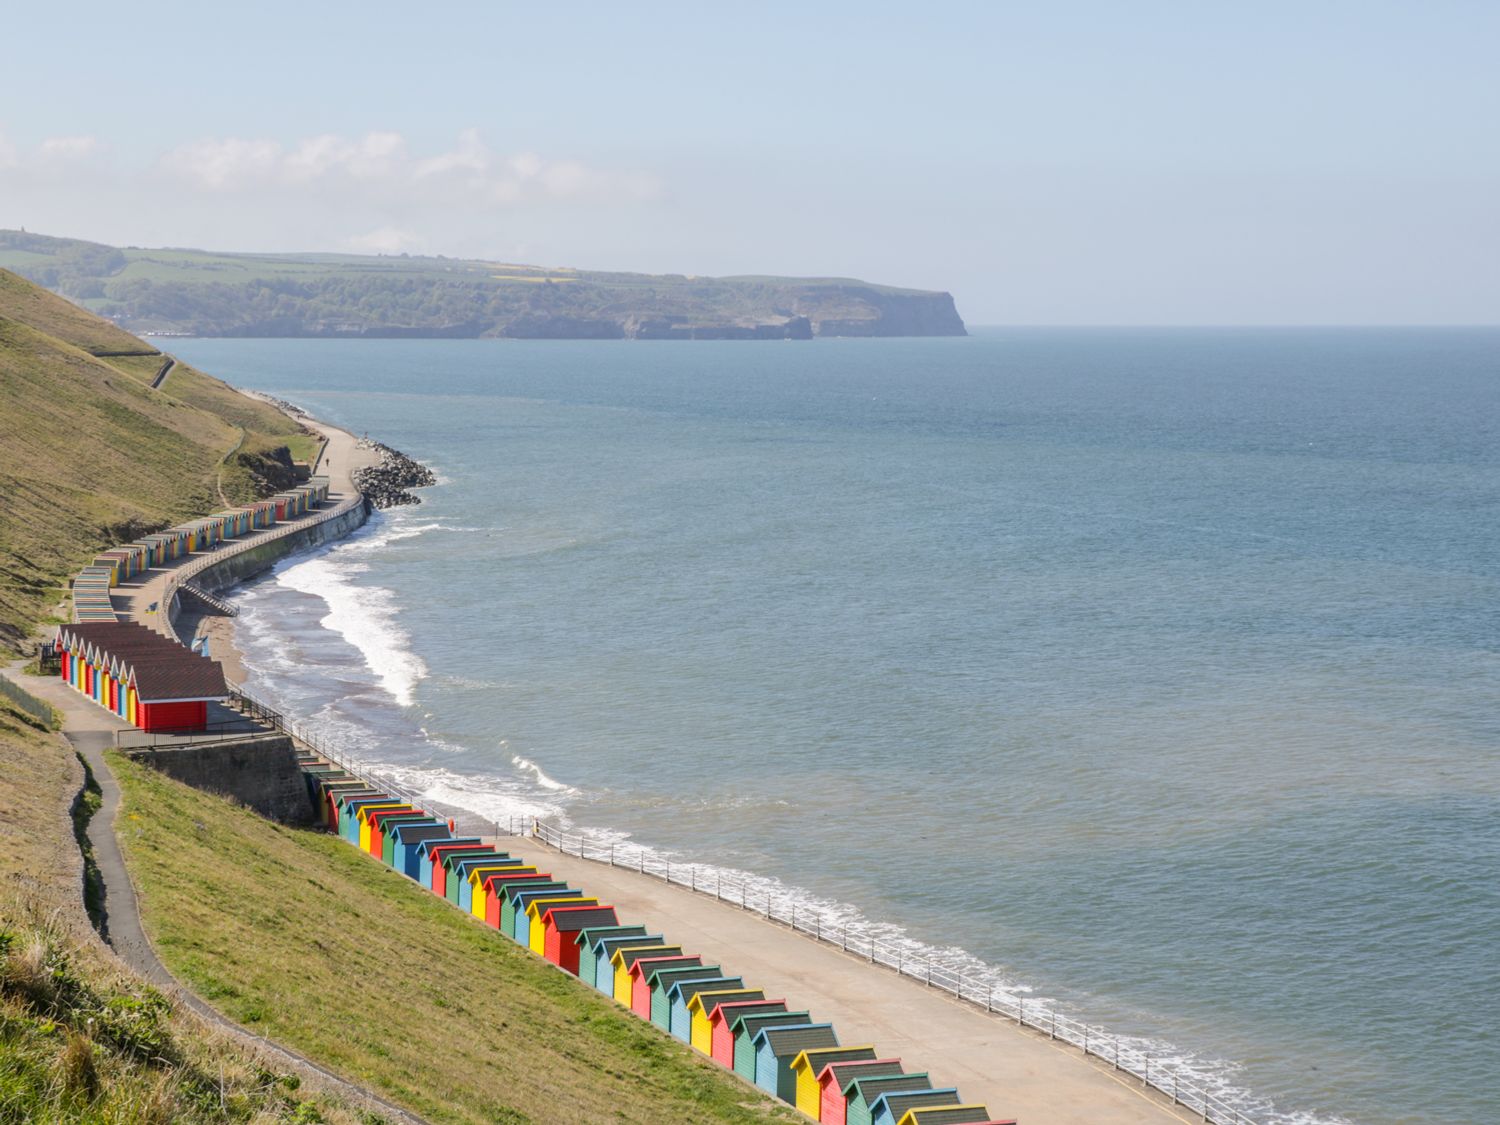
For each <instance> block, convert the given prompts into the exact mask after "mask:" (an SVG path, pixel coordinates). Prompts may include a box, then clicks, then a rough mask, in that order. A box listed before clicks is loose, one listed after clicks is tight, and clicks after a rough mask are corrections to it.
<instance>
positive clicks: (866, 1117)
mask: <svg viewBox="0 0 1500 1125" xmlns="http://www.w3.org/2000/svg"><path fill="white" fill-rule="evenodd" d="M930 1089H932V1081H931V1079H929V1078H928V1076H927V1072H926V1071H920V1072H918V1073H916V1074H891V1075H881V1076H879V1077H875V1078H865V1077H861V1078H855V1079H854V1080H853V1081H851V1082H849V1083H848V1084H847V1085H846V1086H845V1087H844V1123H845V1125H871V1121H870V1113H871V1109H872V1108H873V1107H874V1105H875V1103H876V1102H878V1101H879V1100H880V1099H881V1098H882V1097H884V1096H885V1095H886V1094H899V1093H903V1092H905V1093H909V1092H911V1091H913V1090H930Z"/></svg>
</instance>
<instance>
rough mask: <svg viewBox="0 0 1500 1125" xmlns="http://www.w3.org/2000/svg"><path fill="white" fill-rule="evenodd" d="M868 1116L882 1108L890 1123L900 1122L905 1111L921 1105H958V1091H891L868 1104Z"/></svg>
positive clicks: (873, 1115) (877, 1113)
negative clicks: (889, 1118)
mask: <svg viewBox="0 0 1500 1125" xmlns="http://www.w3.org/2000/svg"><path fill="white" fill-rule="evenodd" d="M869 1104H870V1116H871V1117H875V1116H878V1115H879V1113H880V1111H881V1109H882V1108H883V1109H884V1110H885V1111H886V1112H887V1113H888V1114H890V1117H891V1120H892V1121H900V1120H901V1119H902V1118H903V1117H905V1116H906V1111H907V1110H909V1109H916V1108H917V1107H918V1106H923V1105H933V1106H937V1105H960V1104H962V1100H961V1099H960V1098H959V1096H958V1090H957V1089H955V1088H954V1087H952V1086H944V1087H942V1088H940V1089H936V1090H933V1089H928V1090H891V1091H890V1092H888V1093H884V1094H881V1095H880V1097H878V1098H876V1099H875V1100H874V1101H873V1102H870V1103H869Z"/></svg>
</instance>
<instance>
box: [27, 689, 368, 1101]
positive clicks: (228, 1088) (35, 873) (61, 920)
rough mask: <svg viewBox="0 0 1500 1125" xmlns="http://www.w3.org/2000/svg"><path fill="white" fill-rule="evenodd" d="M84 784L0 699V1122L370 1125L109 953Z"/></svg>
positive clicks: (67, 758)
mask: <svg viewBox="0 0 1500 1125" xmlns="http://www.w3.org/2000/svg"><path fill="white" fill-rule="evenodd" d="M83 779H84V775H83V767H82V766H81V765H80V764H79V762H78V759H77V758H76V757H75V756H74V755H73V753H72V751H71V750H69V749H68V748H67V747H66V746H65V745H64V744H63V743H62V741H61V740H60V739H59V738H57V736H55V735H50V734H46V733H44V732H42V731H39V730H37V729H36V728H35V727H34V725H33V723H32V721H31V719H30V717H29V716H27V715H25V714H24V713H23V712H20V711H17V710H15V709H14V708H12V707H11V706H10V705H9V704H8V703H7V702H6V700H5V699H4V698H3V697H0V809H4V810H5V813H4V815H0V857H3V858H0V1121H3V1122H23V1121H27V1122H30V1121H38V1122H40V1121H46V1122H57V1123H63V1122H79V1123H83V1122H90V1123H96V1122H110V1123H117V1125H136V1123H139V1125H157V1123H162V1122H167V1121H173V1122H187V1123H193V1125H196V1123H203V1125H212V1123H220V1122H224V1123H229V1122H255V1123H257V1125H269V1123H271V1122H288V1123H293V1122H303V1123H306V1122H316V1121H325V1122H328V1123H329V1125H356V1123H358V1122H368V1121H369V1120H370V1118H368V1117H366V1116H365V1115H363V1114H361V1113H359V1112H357V1111H355V1110H354V1109H352V1108H350V1107H348V1106H346V1105H344V1104H342V1103H341V1102H340V1101H338V1100H337V1099H334V1098H330V1097H328V1096H326V1095H317V1094H311V1095H310V1094H309V1093H308V1092H307V1091H305V1090H303V1089H301V1088H300V1085H299V1082H298V1080H297V1079H296V1077H295V1076H290V1075H285V1074H282V1073H278V1072H277V1070H276V1069H274V1068H270V1067H267V1066H266V1065H265V1064H264V1063H263V1062H262V1061H261V1060H259V1059H257V1058H255V1057H253V1056H251V1055H249V1054H247V1053H246V1052H245V1051H244V1050H242V1049H241V1048H240V1047H238V1046H237V1045H236V1044H235V1043H233V1042H232V1041H230V1040H228V1039H226V1038H224V1037H222V1036H221V1035H220V1034H219V1033H218V1032H217V1031H216V1030H214V1029H211V1028H209V1027H207V1026H205V1025H204V1024H203V1023H202V1021H200V1020H199V1019H198V1018H197V1017H196V1016H194V1015H193V1014H192V1013H190V1012H187V1011H179V1010H176V1009H175V1008H174V1006H173V1005H172V1004H171V1003H170V1002H169V1001H168V1000H166V999H165V998H164V997H163V996H162V995H161V994H160V993H158V992H157V991H156V990H154V989H152V988H150V987H149V986H148V985H146V984H145V983H144V982H143V981H141V980H140V979H138V978H137V977H135V976H134V975H133V974H131V973H130V972H129V971H128V970H126V969H125V968H124V966H122V965H121V964H120V963H119V962H118V961H116V960H115V958H114V956H113V954H111V953H110V952H109V950H108V949H106V948H105V946H104V945H103V944H102V943H101V942H100V941H99V939H98V937H97V936H96V935H95V934H94V931H93V930H92V929H91V928H90V926H89V924H88V921H87V919H86V918H85V916H84V911H83V905H82V898H81V895H80V888H81V886H82V882H83V878H82V874H83V873H82V861H81V859H80V857H79V853H78V847H77V844H76V843H75V841H74V836H73V821H72V819H71V818H70V815H69V809H70V807H71V806H72V803H73V798H74V795H75V794H77V793H78V792H79V789H80V787H81V786H82V784H83ZM82 807H83V808H85V809H87V808H89V807H91V806H90V805H89V804H88V803H84V804H83V806H82Z"/></svg>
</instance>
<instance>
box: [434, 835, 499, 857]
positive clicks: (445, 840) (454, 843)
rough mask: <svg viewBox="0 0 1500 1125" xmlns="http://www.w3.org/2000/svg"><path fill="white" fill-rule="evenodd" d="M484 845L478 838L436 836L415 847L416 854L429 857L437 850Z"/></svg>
mask: <svg viewBox="0 0 1500 1125" xmlns="http://www.w3.org/2000/svg"><path fill="white" fill-rule="evenodd" d="M482 843H484V841H483V840H481V839H480V838H479V837H478V836H436V837H434V838H433V839H431V840H423V841H422V842H421V843H420V844H418V845H417V854H418V855H425V856H431V855H432V853H433V851H434V850H435V849H437V848H455V847H463V846H465V845H467V844H482Z"/></svg>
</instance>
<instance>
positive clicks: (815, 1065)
mask: <svg viewBox="0 0 1500 1125" xmlns="http://www.w3.org/2000/svg"><path fill="white" fill-rule="evenodd" d="M874 1061H875V1048H874V1047H873V1046H870V1045H865V1046H859V1047H812V1048H809V1049H808V1050H806V1051H803V1052H802V1053H801V1054H800V1055H798V1056H797V1057H796V1058H794V1059H793V1060H792V1069H793V1070H802V1069H804V1068H805V1069H808V1070H811V1071H812V1072H813V1074H814V1075H817V1074H821V1073H822V1072H823V1068H824V1067H826V1066H827V1065H828V1064H829V1063H836V1062H874Z"/></svg>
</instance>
